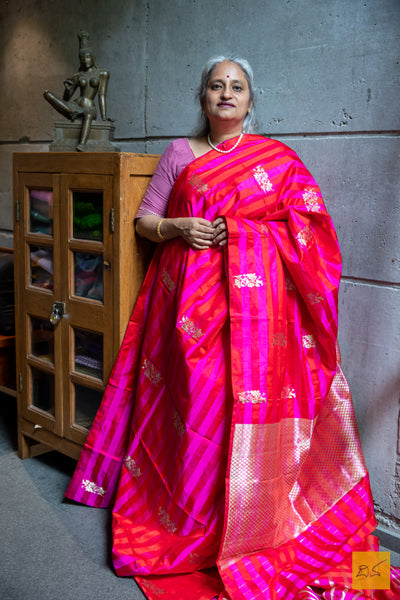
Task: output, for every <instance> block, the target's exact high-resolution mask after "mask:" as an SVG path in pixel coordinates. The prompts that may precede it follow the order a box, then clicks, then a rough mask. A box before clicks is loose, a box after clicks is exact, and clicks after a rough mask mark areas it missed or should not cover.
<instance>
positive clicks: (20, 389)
mask: <svg viewBox="0 0 400 600" xmlns="http://www.w3.org/2000/svg"><path fill="white" fill-rule="evenodd" d="M18 379H19V382H18V384H19V393H20V394H22V373H20V374H19V378H18Z"/></svg>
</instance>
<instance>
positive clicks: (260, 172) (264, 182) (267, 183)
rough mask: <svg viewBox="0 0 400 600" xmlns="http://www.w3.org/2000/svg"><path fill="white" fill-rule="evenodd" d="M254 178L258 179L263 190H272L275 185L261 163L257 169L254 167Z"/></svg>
mask: <svg viewBox="0 0 400 600" xmlns="http://www.w3.org/2000/svg"><path fill="white" fill-rule="evenodd" d="M253 173H254V178H255V180H256V181H257V183H258V185H259V186H260V188H261V189H262V191H263V192H272V190H273V189H274V186H273V185H272V182H271V180H270V178H269V177H268V173H267V172H266V171H265V170H264V169H263V168H262V167H261V165H259V166H258V167H256V168H255V169H253Z"/></svg>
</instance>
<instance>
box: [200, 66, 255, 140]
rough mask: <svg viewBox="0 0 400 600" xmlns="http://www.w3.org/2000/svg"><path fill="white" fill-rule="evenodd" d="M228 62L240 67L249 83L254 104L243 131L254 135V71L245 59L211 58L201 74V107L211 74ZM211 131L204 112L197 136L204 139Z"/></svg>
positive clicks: (251, 100) (246, 118) (244, 122)
mask: <svg viewBox="0 0 400 600" xmlns="http://www.w3.org/2000/svg"><path fill="white" fill-rule="evenodd" d="M224 61H228V62H231V63H235V65H237V66H238V67H240V68H241V69H242V71H243V73H244V74H245V76H246V79H247V83H248V86H249V92H250V102H252V106H251V108H250V112H249V113H248V114H247V115H246V117H245V119H244V121H243V131H244V133H252V131H253V129H254V126H255V110H254V100H255V89H254V76H253V69H252V68H251V66H250V64H249V63H248V62H247V60H246V59H244V58H238V57H236V56H214V57H213V58H210V59H209V60H208V61H207V62H206V64H205V65H204V68H203V71H202V73H201V81H200V85H199V88H198V90H197V98H198V100H199V101H200V105H201V106H203V103H204V100H205V96H206V91H207V85H208V82H209V80H210V77H211V73H212V71H213V69H214V68H215V67H216V66H217V65H219V64H220V63H222V62H224ZM209 131H210V125H209V122H208V118H207V116H206V114H205V113H204V112H203V111H202V112H201V114H200V117H199V123H198V126H197V129H196V132H195V135H197V136H198V137H204V136H205V135H207V134H208V133H209Z"/></svg>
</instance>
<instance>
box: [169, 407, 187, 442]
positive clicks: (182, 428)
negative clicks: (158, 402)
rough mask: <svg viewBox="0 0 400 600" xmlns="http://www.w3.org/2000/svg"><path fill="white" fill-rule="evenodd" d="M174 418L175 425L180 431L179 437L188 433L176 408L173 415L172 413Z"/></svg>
mask: <svg viewBox="0 0 400 600" xmlns="http://www.w3.org/2000/svg"><path fill="white" fill-rule="evenodd" d="M172 420H173V422H174V427H175V429H176V431H177V432H178V435H179V437H183V436H184V435H185V433H186V427H185V425H184V423H183V421H182V419H181V418H180V416H179V414H178V411H176V410H174V412H173V415H172Z"/></svg>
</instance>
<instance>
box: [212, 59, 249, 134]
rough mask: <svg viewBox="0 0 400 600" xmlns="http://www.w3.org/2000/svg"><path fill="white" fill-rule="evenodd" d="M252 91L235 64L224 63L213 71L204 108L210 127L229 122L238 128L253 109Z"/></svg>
mask: <svg viewBox="0 0 400 600" xmlns="http://www.w3.org/2000/svg"><path fill="white" fill-rule="evenodd" d="M251 104H252V103H251V102H250V90H249V85H248V83H247V79H246V75H245V74H244V72H243V70H242V69H241V68H240V67H239V66H238V65H237V64H235V63H232V62H229V61H224V62H221V63H219V64H218V65H216V66H215V67H214V69H213V70H212V71H211V76H210V79H209V81H208V84H207V89H206V94H205V98H204V101H203V105H202V108H203V110H204V112H205V114H206V115H207V117H208V120H209V123H210V127H211V128H212V127H213V124H216V123H217V122H218V121H221V120H223V121H227V122H230V123H232V126H235V127H237V126H238V125H239V124H240V125H241V124H243V120H244V118H245V116H246V115H247V113H248V111H249V109H250V108H251Z"/></svg>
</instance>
